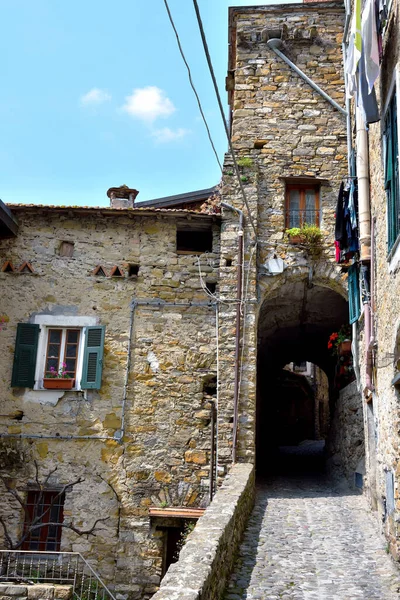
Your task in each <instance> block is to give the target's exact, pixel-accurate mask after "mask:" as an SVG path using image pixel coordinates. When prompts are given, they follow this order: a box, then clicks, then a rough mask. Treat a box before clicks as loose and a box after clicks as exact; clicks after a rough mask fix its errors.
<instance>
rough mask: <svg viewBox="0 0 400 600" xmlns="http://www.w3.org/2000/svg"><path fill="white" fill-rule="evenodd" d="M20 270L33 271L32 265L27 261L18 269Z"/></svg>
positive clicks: (20, 271) (24, 271)
mask: <svg viewBox="0 0 400 600" xmlns="http://www.w3.org/2000/svg"><path fill="white" fill-rule="evenodd" d="M18 272H19V273H33V268H32V265H31V264H30V263H28V262H26V261H25V262H24V263H22V265H21V266H20V268H19V269H18Z"/></svg>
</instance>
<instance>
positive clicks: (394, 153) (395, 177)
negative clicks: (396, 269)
mask: <svg viewBox="0 0 400 600" xmlns="http://www.w3.org/2000/svg"><path fill="white" fill-rule="evenodd" d="M397 135H398V133H397V101H396V94H394V95H393V97H392V99H391V101H390V104H389V107H388V110H387V113H386V118H385V189H386V197H387V218H388V250H389V251H390V250H391V248H392V246H393V244H394V243H395V241H396V239H397V236H398V235H399V233H400V221H399V217H400V198H399V162H398V161H399V156H398V155H399V150H398V139H397Z"/></svg>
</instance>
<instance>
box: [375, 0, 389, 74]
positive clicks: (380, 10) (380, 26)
mask: <svg viewBox="0 0 400 600" xmlns="http://www.w3.org/2000/svg"><path fill="white" fill-rule="evenodd" d="M375 17H376V31H377V33H378V49H379V63H381V62H382V57H383V42H382V37H383V30H384V28H385V26H386V23H387V17H388V11H387V6H386V0H375Z"/></svg>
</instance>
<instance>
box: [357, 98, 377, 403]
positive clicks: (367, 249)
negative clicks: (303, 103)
mask: <svg viewBox="0 0 400 600" xmlns="http://www.w3.org/2000/svg"><path fill="white" fill-rule="evenodd" d="M356 129H357V178H358V212H359V227H360V260H361V262H364V263H367V264H368V265H369V267H370V269H371V204H370V196H369V154H368V133H367V130H366V129H365V123H364V119H363V117H362V115H361V111H360V109H359V108H358V107H357V108H356ZM364 321H365V362H366V365H365V390H364V395H365V396H367V395H368V394H369V393H370V392H372V391H373V389H374V387H373V384H372V350H371V326H372V314H371V301H370V300H368V302H366V303H365V304H364Z"/></svg>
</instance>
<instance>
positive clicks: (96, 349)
mask: <svg viewBox="0 0 400 600" xmlns="http://www.w3.org/2000/svg"><path fill="white" fill-rule="evenodd" d="M105 329H106V328H105V326H104V325H98V326H95V327H86V331H85V351H84V355H83V368H82V380H81V388H82V389H83V390H99V389H100V387H101V373H102V370H103V349H104V332H105Z"/></svg>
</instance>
